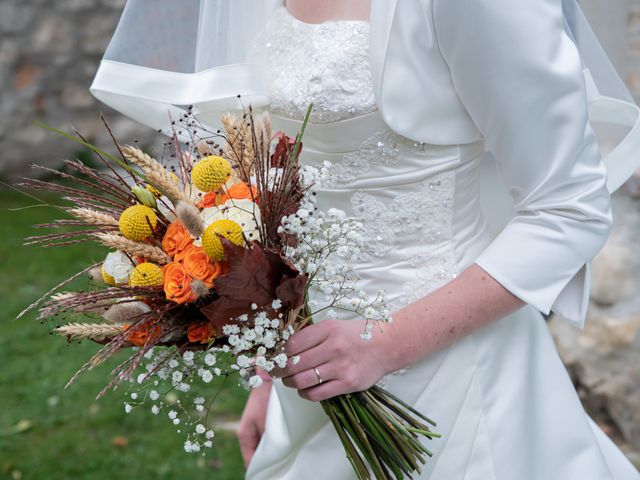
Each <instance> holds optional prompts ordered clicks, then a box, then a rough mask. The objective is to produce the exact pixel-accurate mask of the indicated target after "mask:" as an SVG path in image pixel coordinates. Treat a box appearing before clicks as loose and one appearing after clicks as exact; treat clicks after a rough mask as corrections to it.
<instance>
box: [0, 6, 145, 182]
mask: <svg viewBox="0 0 640 480" xmlns="http://www.w3.org/2000/svg"><path fill="white" fill-rule="evenodd" d="M124 3H125V2H124V0H56V1H47V0H1V1H0V178H5V179H6V178H12V177H15V176H16V175H18V174H24V173H25V172H27V171H28V170H27V167H26V166H27V165H28V164H29V163H32V162H34V161H37V162H38V163H44V164H48V165H54V164H57V163H60V162H61V160H62V159H64V158H65V157H69V156H72V155H74V153H77V151H78V150H79V148H78V146H77V145H75V144H74V143H73V142H70V141H67V140H64V139H59V138H57V137H56V136H54V135H53V134H50V133H48V132H46V131H45V130H42V129H40V128H38V127H36V126H33V125H31V122H32V121H34V120H39V121H42V122H43V123H46V124H47V125H51V126H55V127H57V128H60V129H62V130H69V129H70V128H71V126H74V127H76V128H78V129H80V130H81V131H83V132H84V133H86V134H87V135H88V136H89V138H91V139H92V140H93V141H96V142H97V143H99V144H106V143H107V141H108V140H107V137H106V135H105V132H104V130H103V129H102V128H101V123H100V120H99V113H100V110H101V109H104V110H105V114H107V116H108V117H109V119H110V121H111V122H112V124H113V127H114V129H115V130H116V131H117V132H118V133H120V134H121V135H122V138H129V139H131V138H134V137H135V138H141V139H142V140H145V139H147V138H150V137H151V136H152V135H153V132H150V131H149V129H147V128H144V127H142V126H140V125H138V124H136V123H135V122H133V121H130V120H127V119H124V118H122V117H121V116H118V115H116V114H115V113H114V112H112V111H110V110H109V109H107V108H106V107H104V106H102V105H100V104H99V102H97V101H96V100H95V99H94V98H93V97H92V96H91V94H90V93H89V85H90V84H91V81H92V79H93V76H94V74H95V71H96V68H97V66H98V63H99V61H100V58H101V57H102V54H103V52H104V50H105V48H106V46H107V43H108V41H109V38H110V37H111V34H112V33H113V30H114V28H115V25H116V23H117V21H118V18H119V16H120V12H121V11H122V8H123V6H124ZM80 148H81V147H80Z"/></svg>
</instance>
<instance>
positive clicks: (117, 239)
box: [93, 233, 171, 265]
mask: <svg viewBox="0 0 640 480" xmlns="http://www.w3.org/2000/svg"><path fill="white" fill-rule="evenodd" d="M93 236H94V237H95V238H97V239H98V240H100V242H101V243H102V244H103V245H105V246H107V247H110V248H115V249H117V250H122V251H123V252H126V253H128V254H129V255H131V256H134V257H142V258H145V259H147V260H150V261H152V262H155V263H158V264H160V265H164V264H167V263H170V262H171V257H169V255H167V254H166V253H165V252H164V251H163V250H162V249H161V248H159V247H156V246H154V245H150V244H148V243H142V242H136V241H133V240H129V239H127V238H125V237H123V236H122V235H118V234H117V233H95V234H94V235H93Z"/></svg>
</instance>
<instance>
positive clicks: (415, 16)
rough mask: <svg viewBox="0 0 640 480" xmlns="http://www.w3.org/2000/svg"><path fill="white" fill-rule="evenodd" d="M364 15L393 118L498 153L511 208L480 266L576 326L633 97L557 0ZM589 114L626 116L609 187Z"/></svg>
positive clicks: (433, 138) (625, 168) (414, 6)
mask: <svg viewBox="0 0 640 480" xmlns="http://www.w3.org/2000/svg"><path fill="white" fill-rule="evenodd" d="M371 14H372V18H371V28H372V39H371V42H372V45H371V47H372V49H371V52H372V53H371V66H372V70H373V72H372V73H373V78H374V82H375V88H376V96H377V101H378V107H379V109H380V111H381V113H382V115H383V117H384V119H385V121H386V122H387V124H388V125H389V126H390V127H391V128H392V129H393V130H395V131H397V132H398V133H400V134H402V135H404V136H407V137H409V138H412V139H414V140H418V141H422V142H429V143H435V144H462V143H468V142H473V141H476V140H478V139H480V138H484V140H485V144H486V148H487V150H488V151H489V152H491V153H492V154H493V156H494V157H495V159H496V161H497V165H498V169H499V171H500V175H501V180H502V183H503V185H504V186H505V187H506V189H507V190H508V192H509V194H510V196H511V198H512V201H513V207H514V209H513V215H511V218H509V219H508V222H507V223H506V225H505V226H504V228H503V229H502V231H501V232H500V233H499V234H498V235H497V237H496V238H495V240H494V241H493V242H492V243H491V244H490V245H489V246H488V248H486V250H485V251H483V252H482V253H481V255H480V256H479V257H478V258H477V260H476V263H477V264H478V265H480V266H481V267H482V268H483V269H484V270H486V271H487V272H488V273H489V274H491V276H493V277H494V278H495V279H496V280H497V281H498V282H500V283H501V284H502V285H503V286H504V287H505V288H507V289H508V290H509V291H511V292H512V293H513V294H514V295H516V296H517V297H519V298H520V299H522V300H524V301H525V302H527V303H528V304H531V305H533V306H534V307H536V308H537V309H538V310H540V311H541V312H543V313H545V314H548V313H549V312H550V311H554V312H556V313H558V314H560V315H562V316H563V317H564V318H565V319H567V320H569V321H570V322H572V323H574V324H575V325H577V326H582V325H583V324H584V320H585V315H586V310H587V306H588V298H589V288H590V274H591V273H590V261H591V259H592V258H593V257H594V256H595V255H596V253H598V251H599V250H600V248H601V247H602V245H603V244H604V242H605V240H606V239H607V237H608V234H609V231H610V228H611V221H612V219H611V207H610V196H609V190H614V189H615V188H617V187H618V186H619V185H620V183H622V182H623V181H624V180H625V179H626V178H628V176H629V175H630V174H631V173H632V172H633V169H634V168H636V167H637V166H638V156H639V155H638V153H640V144H639V140H638V137H639V127H638V124H637V123H638V110H637V107H635V105H632V104H627V103H624V102H621V101H618V100H614V99H606V98H603V97H601V96H600V95H599V94H598V93H597V91H595V87H594V86H593V84H592V83H591V82H590V78H589V76H588V72H586V75H585V74H584V73H583V67H582V65H581V60H580V56H579V54H578V51H577V48H576V46H575V44H574V43H573V41H572V40H571V39H570V38H569V36H568V35H567V34H566V32H565V30H564V27H563V20H564V16H563V13H562V2H561V0H535V1H532V0H420V1H412V0H409V1H407V0H399V1H393V0H374V1H373V6H372V12H371ZM587 84H589V85H587ZM588 90H589V91H588ZM588 97H589V99H588ZM589 107H590V109H589ZM589 110H591V111H589ZM612 110H616V111H617V113H618V114H617V115H612V114H611V111H612ZM623 112H624V113H623ZM590 115H591V120H595V121H608V120H611V119H614V118H615V121H616V123H626V124H627V125H628V126H630V127H634V128H633V129H632V131H631V132H630V134H629V136H628V137H627V139H626V140H625V141H624V142H623V144H621V145H619V147H618V148H617V149H616V151H614V152H612V154H611V155H610V156H609V158H608V159H607V161H608V162H609V161H611V162H615V165H613V167H612V168H610V169H609V170H613V171H614V173H615V175H612V174H611V171H610V172H609V187H610V188H609V190H608V189H607V171H606V169H605V166H604V162H603V160H602V158H601V155H600V152H599V149H598V145H597V142H596V139H595V136H594V134H593V132H592V130H591V127H590V124H589V116H590ZM621 118H624V120H620V119H621ZM630 152H635V155H633V154H630ZM622 163H626V165H622ZM496 180H499V179H496ZM488 213H489V215H491V214H492V213H491V212H488ZM496 215H497V213H496Z"/></svg>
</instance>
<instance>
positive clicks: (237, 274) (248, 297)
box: [201, 238, 307, 332]
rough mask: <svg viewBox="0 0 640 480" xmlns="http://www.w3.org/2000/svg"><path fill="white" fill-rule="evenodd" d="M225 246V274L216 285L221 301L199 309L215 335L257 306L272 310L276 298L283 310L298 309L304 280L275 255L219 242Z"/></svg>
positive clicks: (259, 247)
mask: <svg viewBox="0 0 640 480" xmlns="http://www.w3.org/2000/svg"><path fill="white" fill-rule="evenodd" d="M221 241H222V242H223V244H224V248H225V253H226V261H227V263H228V272H229V273H227V274H226V275H225V276H223V277H219V278H218V279H216V282H215V289H216V292H217V293H218V295H219V296H220V298H218V299H217V300H216V301H214V302H212V303H210V304H208V305H206V306H204V307H202V308H201V311H202V313H203V314H204V315H205V316H206V317H207V318H208V319H209V321H210V322H212V323H213V324H214V325H215V326H216V328H217V329H218V331H220V332H221V331H222V327H223V326H224V325H227V324H229V323H231V322H230V319H232V318H235V317H238V316H240V315H242V314H246V313H251V311H252V310H251V305H252V304H256V305H257V306H258V309H259V310H261V311H264V310H271V303H272V302H273V300H275V299H276V298H278V299H280V300H281V301H282V304H283V306H282V308H283V309H284V310H288V309H291V308H297V307H299V306H301V305H302V303H303V301H304V292H305V286H306V283H307V277H306V276H305V275H301V274H300V272H298V271H297V270H296V269H295V267H294V266H293V265H292V264H291V263H290V262H289V261H287V260H286V259H285V258H283V257H282V255H280V254H279V253H278V252H274V251H272V250H269V249H266V248H264V246H262V245H261V244H260V243H259V242H253V244H252V245H251V247H250V248H244V247H239V246H237V245H233V244H232V243H231V242H229V241H227V240H226V239H224V238H221Z"/></svg>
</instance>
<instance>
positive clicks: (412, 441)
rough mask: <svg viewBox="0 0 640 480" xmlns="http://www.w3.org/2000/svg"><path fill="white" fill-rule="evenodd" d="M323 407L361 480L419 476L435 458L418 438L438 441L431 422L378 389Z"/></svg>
mask: <svg viewBox="0 0 640 480" xmlns="http://www.w3.org/2000/svg"><path fill="white" fill-rule="evenodd" d="M321 404H322V407H323V408H324V411H325V412H326V413H327V415H328V416H329V418H330V419H331V422H332V423H333V426H334V428H335V429H336V432H337V433H338V436H339V437H340V441H341V442H342V445H343V447H344V449H345V451H346V453H347V458H348V459H349V461H350V462H351V465H352V466H353V468H354V470H355V472H356V474H357V476H358V478H359V479H360V480H368V479H371V478H375V479H377V480H383V479H391V478H396V479H402V478H405V477H404V476H405V475H409V476H410V475H412V474H413V473H414V472H417V473H420V466H421V465H423V464H424V463H425V462H426V461H427V457H431V456H432V453H431V452H430V451H429V450H428V449H427V448H426V447H425V446H424V445H423V444H422V443H421V442H420V437H424V438H428V439H433V438H438V437H440V435H439V434H437V433H434V432H432V431H431V430H430V426H434V427H435V425H436V424H435V423H434V422H433V420H431V419H429V418H427V417H425V416H424V415H422V414H421V413H420V412H418V411H417V410H415V409H413V408H412V407H411V406H409V405H407V404H406V403H405V402H403V401H402V400H400V399H399V398H397V397H395V396H394V395H392V394H391V393H389V392H387V391H386V390H384V389H383V388H380V387H378V386H373V387H371V388H370V389H368V390H365V391H363V392H356V393H352V394H348V395H341V396H338V397H334V398H331V399H329V400H325V401H323V402H321ZM372 475H373V476H372Z"/></svg>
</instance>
